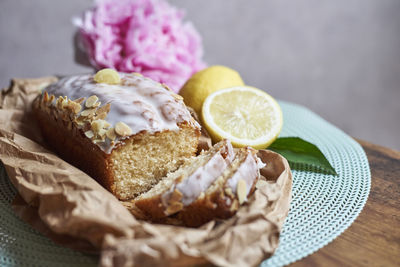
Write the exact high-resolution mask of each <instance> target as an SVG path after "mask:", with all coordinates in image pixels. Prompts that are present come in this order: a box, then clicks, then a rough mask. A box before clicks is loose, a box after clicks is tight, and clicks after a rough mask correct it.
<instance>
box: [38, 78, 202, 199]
mask: <svg viewBox="0 0 400 267" xmlns="http://www.w3.org/2000/svg"><path fill="white" fill-rule="evenodd" d="M98 74H101V75H96V76H94V75H91V74H86V75H75V76H70V77H65V78H62V79H60V80H59V81H58V82H56V83H54V84H52V85H50V86H49V87H47V88H45V89H44V92H43V94H42V95H41V96H40V97H38V98H37V99H36V100H35V101H34V103H33V112H34V113H35V115H36V118H37V121H38V123H39V127H40V129H41V131H42V133H43V136H44V138H45V140H46V141H47V142H48V144H49V145H50V146H51V147H52V148H53V149H54V150H55V151H56V152H57V153H58V154H59V155H60V156H61V157H62V158H64V159H65V160H67V161H68V162H70V163H72V164H73V165H75V166H76V167H78V168H80V169H82V170H83V171H85V172H86V173H88V174H89V175H90V176H92V177H93V178H95V179H96V180H98V181H99V182H100V183H101V184H102V185H103V186H104V187H106V188H107V189H108V190H109V191H111V192H112V193H113V194H114V195H116V196H117V197H118V198H119V199H121V200H127V199H132V198H134V197H136V196H138V195H139V194H141V193H142V192H145V191H147V190H149V189H150V188H151V187H152V186H153V185H155V184H156V183H157V182H158V181H159V180H160V179H161V178H162V177H164V176H165V175H166V174H167V173H169V172H171V171H175V170H176V169H177V168H178V167H180V166H181V165H182V164H183V163H184V162H185V160H186V159H188V158H190V157H192V156H194V155H195V153H196V151H197V145H198V140H199V137H200V125H199V124H198V123H197V122H196V121H195V120H194V119H193V118H192V116H191V115H190V112H189V111H188V110H187V108H186V106H185V104H184V103H183V100H182V97H180V96H179V95H177V94H175V93H173V92H172V91H171V90H169V89H168V88H167V87H166V86H164V85H161V84H159V83H157V82H155V81H152V80H150V79H148V78H145V77H143V76H141V75H139V74H127V73H117V72H115V71H112V70H107V71H104V70H103V71H101V73H100V72H99V73H98ZM104 77H106V79H104ZM110 78H111V79H110Z"/></svg>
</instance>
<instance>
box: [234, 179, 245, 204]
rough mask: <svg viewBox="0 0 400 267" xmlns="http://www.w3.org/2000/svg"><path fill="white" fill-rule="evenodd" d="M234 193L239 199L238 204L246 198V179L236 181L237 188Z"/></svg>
mask: <svg viewBox="0 0 400 267" xmlns="http://www.w3.org/2000/svg"><path fill="white" fill-rule="evenodd" d="M236 194H237V196H238V199H239V204H240V205H242V204H243V203H244V201H245V200H246V195H247V185H246V181H245V180H243V179H240V180H239V181H238V183H237V188H236Z"/></svg>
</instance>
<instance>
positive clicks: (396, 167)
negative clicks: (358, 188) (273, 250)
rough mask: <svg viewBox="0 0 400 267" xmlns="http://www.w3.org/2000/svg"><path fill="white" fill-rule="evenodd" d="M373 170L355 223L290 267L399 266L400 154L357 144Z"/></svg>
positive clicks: (372, 145) (364, 144)
mask: <svg viewBox="0 0 400 267" xmlns="http://www.w3.org/2000/svg"><path fill="white" fill-rule="evenodd" d="M357 141H358V142H359V143H360V144H361V145H362V147H363V148H364V150H365V152H366V154H367V157H368V161H369V164H370V168H371V192H370V195H369V198H368V201H367V203H366V205H365V207H364V209H363V210H362V212H361V214H360V215H359V217H358V218H357V219H356V221H355V222H354V223H353V224H352V225H351V226H350V227H349V228H348V229H347V230H346V231H345V232H344V233H343V234H341V235H340V236H339V237H338V238H336V239H335V240H334V241H333V242H331V243H330V244H328V245H327V246H325V247H323V248H322V249H320V250H318V251H317V252H316V253H314V254H311V255H310V256H308V257H306V258H304V259H302V260H300V261H297V262H295V263H294V264H292V265H291V266H293V267H301V266H400V152H398V151H394V150H391V149H388V148H384V147H381V146H378V145H374V144H371V143H368V142H365V141H361V140H357Z"/></svg>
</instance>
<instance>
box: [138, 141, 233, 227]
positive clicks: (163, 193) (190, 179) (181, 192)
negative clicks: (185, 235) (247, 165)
mask: <svg viewBox="0 0 400 267" xmlns="http://www.w3.org/2000/svg"><path fill="white" fill-rule="evenodd" d="M233 158H234V152H233V148H232V145H231V143H230V141H228V140H222V141H221V142H219V143H218V144H216V145H215V146H214V147H212V148H211V149H210V150H208V151H206V152H203V153H202V154H200V155H199V156H198V157H196V158H194V159H193V160H192V161H190V162H188V163H187V164H185V165H184V166H182V167H181V168H180V169H178V170H177V171H175V172H173V173H170V174H168V175H167V177H165V178H164V179H162V180H161V181H160V182H159V183H158V184H157V185H155V186H154V187H153V188H152V189H150V190H149V191H148V192H146V193H144V194H142V195H140V196H139V197H137V198H136V199H135V200H134V203H135V205H136V207H137V208H139V209H141V210H142V211H143V212H144V213H145V214H146V215H147V216H148V217H150V218H151V219H153V220H155V219H159V218H163V217H166V216H169V215H172V214H175V213H177V212H179V211H180V210H182V209H183V208H184V207H186V206H189V205H190V204H191V203H192V202H193V201H195V200H196V199H197V198H198V197H199V195H201V194H202V193H203V192H204V191H206V190H207V188H208V187H209V186H210V185H211V184H212V183H213V182H214V181H215V180H216V179H217V178H218V177H219V176H220V175H221V174H222V173H223V172H224V171H225V170H226V168H227V167H228V166H229V165H230V163H231V161H232V160H233ZM199 215H200V214H199Z"/></svg>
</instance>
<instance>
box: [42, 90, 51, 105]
mask: <svg viewBox="0 0 400 267" xmlns="http://www.w3.org/2000/svg"><path fill="white" fill-rule="evenodd" d="M42 100H43V102H44V103H47V102H48V101H49V94H48V93H47V92H46V91H45V92H44V94H43V99H42Z"/></svg>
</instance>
